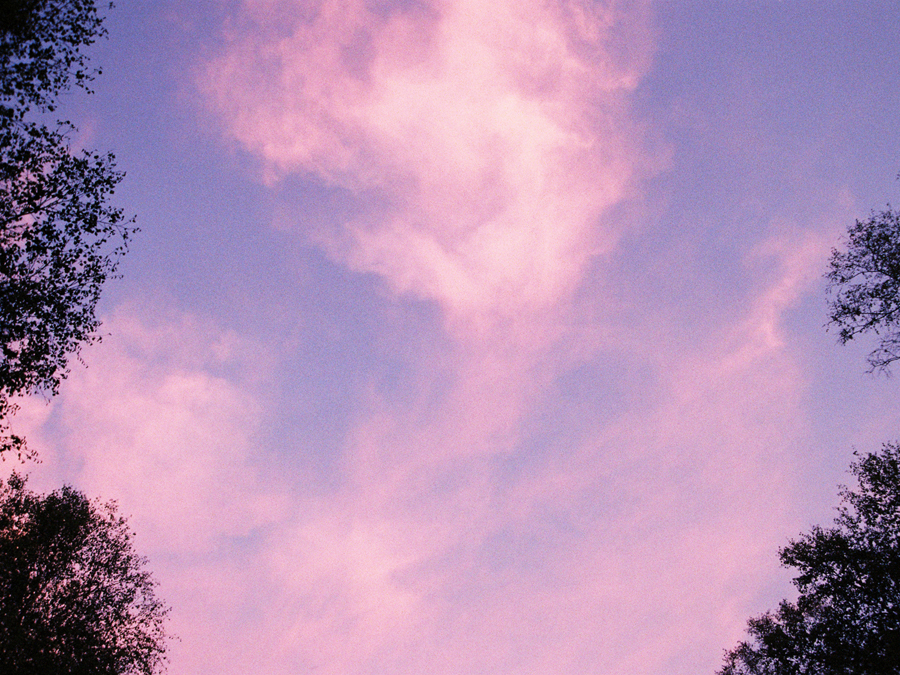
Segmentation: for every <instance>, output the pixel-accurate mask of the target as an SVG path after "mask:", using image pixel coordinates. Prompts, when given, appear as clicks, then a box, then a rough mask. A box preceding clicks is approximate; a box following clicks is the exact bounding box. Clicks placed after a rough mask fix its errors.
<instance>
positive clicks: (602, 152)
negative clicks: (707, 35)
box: [202, 0, 649, 317]
mask: <svg viewBox="0 0 900 675" xmlns="http://www.w3.org/2000/svg"><path fill="white" fill-rule="evenodd" d="M290 7H293V8H290ZM290 7H289V5H287V4H286V3H279V2H274V1H273V2H262V1H255V2H248V3H246V4H245V14H244V17H245V19H244V20H243V21H242V22H241V23H240V28H239V29H236V30H235V31H234V32H233V34H232V35H231V37H230V39H229V41H228V44H227V46H226V49H225V50H224V52H223V54H222V55H220V56H219V57H218V58H216V59H214V60H213V61H212V62H211V63H210V64H209V65H208V67H207V68H206V70H205V71H204V75H203V78H202V79H203V86H204V89H205V91H206V92H207V94H208V96H209V99H210V101H211V105H212V106H213V107H214V108H215V109H216V110H217V111H218V112H219V113H220V114H221V116H222V118H223V119H224V121H225V125H226V127H227V129H228V130H229V132H230V133H231V134H232V135H233V136H234V137H235V138H236V139H237V140H238V141H239V142H240V143H241V144H242V145H244V146H245V147H246V148H248V149H249V150H250V151H252V152H253V153H255V154H257V155H258V156H259V157H261V158H262V160H263V162H264V164H265V166H266V171H267V175H268V176H269V179H270V180H276V179H277V178H278V177H279V176H281V175H284V174H286V173H290V172H304V173H305V172H310V173H313V174H318V175H319V176H320V177H322V178H324V179H326V180H328V181H331V182H333V183H335V184H338V185H342V186H345V187H349V188H351V189H354V190H359V191H362V192H364V193H368V194H377V195H380V197H381V199H382V201H383V202H385V203H386V204H387V206H386V208H385V210H379V212H378V213H377V214H376V215H372V216H367V217H362V218H359V219H358V220H356V221H355V222H352V223H346V224H345V226H344V228H343V229H342V230H341V231H338V232H319V233H315V234H314V235H313V236H315V237H316V238H317V239H318V240H319V241H320V243H321V244H322V245H323V246H324V247H325V248H326V249H327V250H329V251H330V252H331V253H332V254H333V255H334V256H335V257H336V258H338V259H340V260H343V261H345V262H347V263H348V264H349V265H350V266H351V267H353V268H355V269H358V270H360V271H367V272H376V273H378V274H380V275H382V276H383V277H384V278H385V279H386V280H387V281H388V283H389V284H390V285H391V286H392V287H393V288H394V289H396V290H397V291H398V292H401V293H410V294H413V295H417V296H420V297H424V298H429V299H435V300H438V301H439V302H441V303H442V304H443V305H444V306H445V308H447V309H448V310H449V311H450V313H451V315H455V316H464V317H466V316H467V317H471V316H472V315H484V314H488V315H491V314H494V313H498V312H499V313H500V314H502V315H514V314H516V313H519V312H522V311H534V310H540V309H542V308H546V307H548V306H551V305H553V304H554V303H556V302H557V301H559V300H560V299H561V298H564V297H565V296H566V295H567V294H568V293H569V292H570V291H571V290H572V288H573V287H574V286H575V285H577V283H578V281H579V278H580V274H581V272H582V269H583V267H584V264H585V262H586V260H587V259H588V258H589V257H590V256H592V255H596V254H597V253H600V252H603V251H607V250H609V249H610V248H611V247H612V246H613V245H614V243H615V241H616V239H617V237H618V235H619V234H620V232H619V231H617V230H616V229H611V228H610V227H604V226H602V225H601V224H600V220H601V216H602V214H603V212H604V210H605V209H607V208H608V207H610V206H611V205H613V204H615V203H617V202H619V201H620V200H622V199H623V198H625V197H626V196H627V195H628V194H629V193H630V190H631V189H632V186H633V185H634V183H635V181H636V180H637V179H638V178H639V177H640V176H641V174H642V173H644V172H645V171H646V169H647V166H648V163H647V160H646V159H643V158H641V151H640V133H639V130H638V129H637V128H636V127H635V126H634V125H633V124H632V123H631V122H630V120H629V118H628V101H627V99H628V95H629V94H630V92H631V91H632V90H633V89H634V87H635V86H636V83H637V82H638V81H639V79H640V77H641V75H642V73H643V71H644V70H645V69H646V68H647V65H648V54H649V39H648V35H647V31H648V29H647V23H648V21H647V16H646V14H647V12H646V9H645V8H643V7H641V6H640V5H639V4H637V3H635V4H633V5H631V6H628V7H623V6H622V5H620V4H618V3H608V4H607V5H605V6H602V5H598V4H596V3H587V2H577V1H573V2H567V3H562V4H561V5H559V6H550V5H548V4H546V3H543V2H538V1H537V0H534V1H531V0H529V1H526V2H499V3H483V2H465V1H459V2H435V3H431V4H427V5H426V4H418V3H417V4H411V5H397V6H392V5H388V6H385V7H380V6H379V8H376V7H375V6H373V5H371V4H369V3H362V2H353V3H346V2H340V3H337V2H323V3H321V4H320V5H319V6H318V7H317V9H316V10H315V11H309V10H308V9H307V8H303V7H301V6H296V7H294V6H293V5H291V6H290ZM623 34H624V35H627V39H625V38H623V37H622V36H623ZM625 44H627V45H628V47H627V49H626V48H625V47H624V46H623V45H625Z"/></svg>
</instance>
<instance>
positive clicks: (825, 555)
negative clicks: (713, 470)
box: [719, 443, 900, 675]
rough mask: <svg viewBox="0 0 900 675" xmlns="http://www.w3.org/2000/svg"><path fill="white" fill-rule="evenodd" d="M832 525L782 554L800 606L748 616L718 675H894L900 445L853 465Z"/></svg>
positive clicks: (899, 654)
mask: <svg viewBox="0 0 900 675" xmlns="http://www.w3.org/2000/svg"><path fill="white" fill-rule="evenodd" d="M851 471H852V473H853V474H854V475H855V476H856V478H857V481H858V483H859V485H858V488H857V489H850V488H846V487H844V488H842V490H841V496H842V504H841V506H840V508H839V509H838V514H839V515H838V517H837V518H836V519H835V524H834V527H831V528H828V529H823V528H821V527H815V528H813V530H812V531H811V532H810V533H809V534H805V535H803V536H801V538H800V539H798V540H796V541H792V542H791V543H790V544H789V545H788V546H787V547H785V548H784V549H782V550H781V562H782V564H784V565H785V566H786V567H791V568H795V569H797V570H798V571H799V574H798V576H797V577H796V578H795V579H794V585H795V586H796V587H797V590H798V591H799V595H798V598H797V601H796V602H788V601H783V602H782V603H781V605H780V606H779V608H778V610H777V611H775V612H768V613H766V614H763V615H762V616H760V617H756V618H754V619H751V620H750V622H749V628H748V633H749V635H750V640H749V641H747V642H742V643H741V644H739V645H738V646H737V647H736V648H735V649H733V650H732V651H730V652H728V653H727V654H726V660H725V665H724V667H723V668H722V669H721V670H720V671H719V673H720V675H801V674H809V675H813V674H814V675H888V674H890V675H896V674H897V673H900V445H898V444H896V443H888V444H885V445H884V446H883V447H882V449H881V451H880V452H877V453H871V454H869V455H867V456H865V457H864V458H862V459H860V460H859V461H857V462H854V463H853V464H852V465H851Z"/></svg>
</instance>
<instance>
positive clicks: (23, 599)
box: [0, 474, 168, 675]
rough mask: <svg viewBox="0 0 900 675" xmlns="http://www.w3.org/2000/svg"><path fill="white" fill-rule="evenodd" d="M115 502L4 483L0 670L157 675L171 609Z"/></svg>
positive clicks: (0, 490)
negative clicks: (161, 598)
mask: <svg viewBox="0 0 900 675" xmlns="http://www.w3.org/2000/svg"><path fill="white" fill-rule="evenodd" d="M144 564H145V561H144V559H143V558H141V557H139V556H137V555H136V554H135V553H134V551H133V549H132V542H131V532H130V530H129V529H128V526H127V524H126V522H125V519H124V518H122V517H120V516H118V515H117V514H116V510H115V505H114V504H106V505H101V504H97V503H95V502H91V501H89V500H88V499H87V498H86V497H85V496H84V495H82V494H81V493H79V492H77V491H76V490H74V489H72V488H70V487H64V488H63V489H62V490H58V491H56V492H52V493H50V494H48V495H44V496H41V495H37V494H35V493H33V492H31V491H29V490H28V489H27V488H26V487H25V480H24V479H23V478H22V477H20V476H18V475H16V474H13V476H12V477H11V478H10V479H9V480H8V481H6V482H5V483H4V482H2V481H0V673H4V675H47V674H50V673H53V674H56V673H59V674H62V673H65V674H67V675H82V674H83V675H114V674H115V675H119V674H135V675H137V674H141V675H150V674H151V673H155V672H158V671H159V670H160V668H161V666H162V665H163V659H164V654H165V647H166V635H165V631H164V621H165V618H166V614H167V611H168V610H167V609H166V608H165V607H164V606H163V604H162V603H161V602H160V601H159V600H158V599H157V598H156V596H155V594H154V588H155V583H154V581H153V579H152V578H151V576H150V573H149V572H147V571H145V570H144Z"/></svg>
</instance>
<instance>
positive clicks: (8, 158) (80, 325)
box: [0, 0, 134, 453]
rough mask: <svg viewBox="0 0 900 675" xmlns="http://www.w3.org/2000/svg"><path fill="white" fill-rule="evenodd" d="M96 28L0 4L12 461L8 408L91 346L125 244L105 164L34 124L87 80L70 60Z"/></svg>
mask: <svg viewBox="0 0 900 675" xmlns="http://www.w3.org/2000/svg"><path fill="white" fill-rule="evenodd" d="M102 22H103V19H102V17H101V16H100V14H99V11H98V9H97V6H96V3H95V2H94V1H93V0H0V453H2V452H4V451H6V450H9V449H17V450H18V451H19V452H22V450H23V449H24V441H23V439H21V438H19V437H17V436H14V435H12V434H10V433H9V417H10V415H11V414H12V413H13V412H14V411H15V409H16V405H15V403H14V401H13V398H14V397H16V396H20V395H26V394H35V393H43V394H45V395H53V394H55V393H56V392H57V389H58V387H59V383H60V381H61V380H62V379H64V378H65V376H66V374H67V372H68V370H67V368H68V362H69V359H70V357H72V356H73V355H77V353H78V351H79V350H80V348H81V346H82V345H84V344H88V343H90V342H93V341H95V340H97V339H99V338H98V333H97V329H98V327H99V321H98V319H97V318H96V314H95V309H96V305H97V302H98V300H99V297H100V291H101V288H102V286H103V284H104V283H105V281H106V280H107V278H109V277H110V276H111V275H113V274H114V273H115V270H116V266H117V264H118V260H119V257H120V256H121V255H122V254H123V253H124V252H125V251H126V250H127V245H128V240H129V237H130V235H131V234H132V233H133V232H134V228H133V223H132V221H130V220H128V219H126V218H125V216H124V214H123V211H122V210H121V209H119V208H115V207H113V206H111V205H110V204H109V199H110V197H111V195H112V193H113V191H114V190H115V188H116V186H117V185H118V184H119V182H120V181H121V180H122V178H123V174H121V173H120V172H118V171H116V168H115V158H114V157H113V155H112V154H101V153H97V152H93V151H90V150H80V151H75V150H73V149H72V147H71V144H70V138H71V136H72V134H73V133H74V131H75V128H74V127H73V126H72V125H71V124H70V123H69V122H66V121H62V120H60V121H57V122H53V123H49V124H48V123H46V121H45V120H46V116H47V113H49V112H52V111H53V110H55V108H56V105H57V99H58V96H59V95H60V93H62V92H63V91H65V90H67V89H71V88H72V87H77V88H82V89H87V87H88V85H89V83H90V82H91V80H92V79H93V77H94V75H95V72H94V71H91V70H90V69H89V68H88V60H87V57H86V55H85V54H84V53H83V51H82V49H83V48H84V47H86V46H88V45H90V44H91V43H93V42H94V41H95V40H97V39H98V38H100V37H102V36H103V35H105V30H104V28H103V24H102Z"/></svg>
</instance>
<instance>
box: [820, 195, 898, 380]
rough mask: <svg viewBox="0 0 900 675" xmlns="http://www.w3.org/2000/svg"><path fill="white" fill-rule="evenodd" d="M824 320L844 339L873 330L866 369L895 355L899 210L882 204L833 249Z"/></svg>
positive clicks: (879, 365)
mask: <svg viewBox="0 0 900 675" xmlns="http://www.w3.org/2000/svg"><path fill="white" fill-rule="evenodd" d="M828 282H829V284H828V288H829V292H830V294H831V295H832V300H831V301H830V314H829V322H830V324H832V325H834V326H837V327H838V328H839V331H840V332H839V338H840V341H841V343H842V344H846V343H847V342H849V341H850V340H852V339H854V338H855V337H857V336H858V335H861V334H862V333H869V332H871V333H875V334H876V335H878V336H879V338H880V343H879V345H878V347H877V348H876V349H875V350H874V351H873V352H872V353H871V354H870V355H869V364H870V365H871V367H872V370H884V369H886V368H887V366H888V365H890V364H891V363H892V362H894V361H896V360H897V359H898V358H900V213H897V212H896V211H894V210H892V209H891V208H890V207H888V208H887V209H886V210H885V211H881V212H878V213H872V215H871V216H870V217H869V218H868V219H867V220H863V221H859V220H858V221H856V224H855V225H854V226H853V227H851V228H850V231H849V240H848V242H847V250H846V251H839V250H837V249H835V250H833V251H832V253H831V269H830V271H829V273H828Z"/></svg>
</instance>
